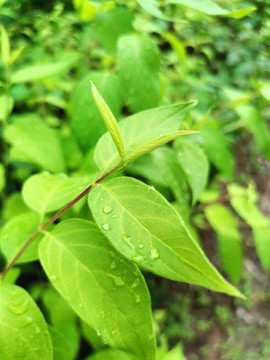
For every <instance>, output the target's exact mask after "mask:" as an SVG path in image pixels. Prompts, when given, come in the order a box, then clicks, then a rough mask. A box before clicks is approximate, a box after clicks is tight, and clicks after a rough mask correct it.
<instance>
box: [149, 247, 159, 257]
mask: <svg viewBox="0 0 270 360" xmlns="http://www.w3.org/2000/svg"><path fill="white" fill-rule="evenodd" d="M151 258H152V259H158V258H159V252H158V250H157V249H151Z"/></svg>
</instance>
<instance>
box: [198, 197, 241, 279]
mask: <svg viewBox="0 0 270 360" xmlns="http://www.w3.org/2000/svg"><path fill="white" fill-rule="evenodd" d="M205 216H206V218H207V220H208V221H209V223H210V225H211V226H212V227H213V228H214V230H215V231H216V232H217V237H218V250H219V255H220V258H221V261H222V263H223V266H224V270H225V271H226V274H228V276H229V277H230V279H231V280H232V281H233V282H235V283H237V282H238V281H239V280H240V277H241V272H242V261H243V259H242V247H241V235H240V233H239V231H238V223H237V221H236V218H235V217H234V216H233V214H232V213H231V212H230V210H229V209H227V208H226V207H225V206H223V205H220V204H213V205H209V206H207V207H206V208H205Z"/></svg>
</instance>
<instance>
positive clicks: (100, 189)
mask: <svg viewBox="0 0 270 360" xmlns="http://www.w3.org/2000/svg"><path fill="white" fill-rule="evenodd" d="M88 201H89V207H90V208H91V210H92V213H93V215H94V218H95V220H96V222H97V224H98V226H99V227H100V228H101V230H102V232H103V233H104V234H105V235H106V236H107V237H108V239H109V240H110V241H111V243H112V244H113V246H114V247H115V248H116V249H117V250H118V251H119V252H120V253H122V254H123V255H124V256H125V257H127V258H128V259H131V260H133V261H134V262H136V263H138V264H139V265H140V266H141V267H143V268H144V269H147V270H148V271H151V272H153V273H155V274H157V275H160V276H163V277H166V278H169V279H172V280H178V281H184V282H189V283H192V284H197V285H202V286H205V287H207V288H209V289H211V290H215V291H220V292H225V293H227V294H230V295H235V296H241V294H240V292H239V291H238V290H237V289H236V288H234V287H233V286H232V285H230V284H229V283H227V282H226V281H225V280H224V279H223V277H222V276H221V275H220V274H219V273H218V271H217V270H216V269H215V268H214V266H213V265H212V264H211V263H210V262H209V261H208V259H207V258H206V256H205V255H204V253H203V251H202V249H201V248H200V247H199V246H198V244H197V243H196V241H195V240H194V239H193V237H192V235H191V233H190V231H189V230H188V228H187V227H186V225H185V223H184V221H183V219H182V218H181V217H180V215H179V214H178V213H177V212H176V210H175V209H174V208H173V207H172V206H171V205H170V204H169V203H168V202H167V200H166V199H165V198H164V197H163V196H162V195H161V194H159V193H158V192H157V191H156V190H154V189H153V188H152V187H149V186H147V185H145V184H143V183H142V182H140V181H138V180H135V179H132V178H124V177H118V178H115V179H112V180H110V181H107V182H105V183H101V184H99V185H97V186H96V187H95V188H94V189H93V191H91V193H90V194H89V198H88Z"/></svg>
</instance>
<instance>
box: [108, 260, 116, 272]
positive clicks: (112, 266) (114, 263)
mask: <svg viewBox="0 0 270 360" xmlns="http://www.w3.org/2000/svg"><path fill="white" fill-rule="evenodd" d="M110 267H111V269H112V270H114V269H116V268H117V264H116V262H115V261H113V262H112V263H111V266H110Z"/></svg>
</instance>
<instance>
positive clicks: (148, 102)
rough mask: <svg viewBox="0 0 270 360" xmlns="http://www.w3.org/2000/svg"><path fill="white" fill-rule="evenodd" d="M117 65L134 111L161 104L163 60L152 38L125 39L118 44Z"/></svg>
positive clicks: (125, 93) (130, 37)
mask: <svg viewBox="0 0 270 360" xmlns="http://www.w3.org/2000/svg"><path fill="white" fill-rule="evenodd" d="M117 66H118V70H119V75H120V78H121V84H122V93H123V94H124V97H125V100H126V103H127V105H128V107H129V108H130V110H131V111H133V112H137V111H141V110H145V109H149V108H153V107H155V106H157V105H158V103H159V94H160V85H159V77H158V74H159V68H160V59H159V52H158V48H157V46H156V44H155V43H154V42H153V41H152V39H151V38H150V37H148V36H146V35H125V36H122V37H121V38H120V39H119V41H118V47H117ZM131 69H132V71H131Z"/></svg>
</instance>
